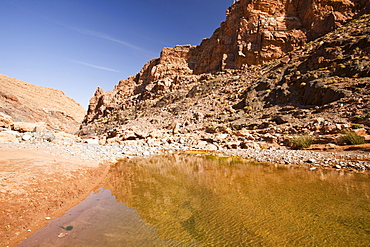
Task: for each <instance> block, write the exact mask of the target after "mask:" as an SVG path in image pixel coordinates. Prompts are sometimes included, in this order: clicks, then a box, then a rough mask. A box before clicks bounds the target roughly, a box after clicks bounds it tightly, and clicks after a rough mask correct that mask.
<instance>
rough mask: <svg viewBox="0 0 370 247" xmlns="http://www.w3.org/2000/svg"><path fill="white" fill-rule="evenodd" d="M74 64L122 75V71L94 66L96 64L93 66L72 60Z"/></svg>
mask: <svg viewBox="0 0 370 247" xmlns="http://www.w3.org/2000/svg"><path fill="white" fill-rule="evenodd" d="M72 62H74V63H77V64H81V65H85V66H88V67H91V68H95V69H101V70H106V71H111V72H118V73H121V71H118V70H115V69H111V68H107V67H102V66H98V65H94V64H91V63H85V62H82V61H76V60H72Z"/></svg>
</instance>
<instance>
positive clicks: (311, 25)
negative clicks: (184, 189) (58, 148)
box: [79, 0, 370, 141]
mask: <svg viewBox="0 0 370 247" xmlns="http://www.w3.org/2000/svg"><path fill="white" fill-rule="evenodd" d="M369 10H370V5H369V4H368V3H367V1H362V0H352V1H350V0H316V1H312V0H298V1H288V0H275V1H264V0H260V1H252V0H240V1H235V2H234V3H233V5H232V6H231V7H230V8H229V9H228V10H227V18H226V21H225V22H223V23H222V24H221V27H220V28H218V29H217V30H216V31H215V32H214V34H213V35H212V37H211V38H209V39H205V40H203V41H202V43H201V44H200V45H199V46H191V45H178V46H176V47H174V48H164V49H163V50H162V53H161V56H160V58H157V59H153V60H151V61H149V62H148V63H147V64H145V65H144V67H143V68H142V70H141V71H140V72H139V73H138V74H136V75H135V76H132V77H129V78H128V79H126V80H122V81H120V82H119V84H118V85H117V86H116V87H115V88H114V90H113V91H108V92H103V90H102V89H100V88H98V89H97V91H96V93H95V95H94V96H93V97H92V99H91V101H90V106H89V109H88V114H87V115H86V116H85V119H84V121H83V124H82V126H81V130H80V132H79V134H80V135H81V136H96V135H104V136H105V137H104V138H107V139H112V138H114V139H117V140H118V141H119V140H120V138H121V137H122V136H123V134H122V133H124V132H125V131H126V130H128V129H130V131H131V130H132V131H137V132H143V131H144V133H146V134H147V135H144V136H149V134H148V133H150V132H151V131H153V130H155V129H163V128H164V127H167V128H168V130H169V131H170V132H172V133H173V134H177V133H182V132H184V131H185V132H186V131H195V130H199V129H202V130H205V131H206V132H207V130H215V131H216V130H217V131H219V130H221V132H223V130H226V129H228V128H230V129H242V128H245V127H248V128H252V129H253V128H267V127H269V126H270V127H271V126H274V125H276V124H278V125H280V124H288V125H289V124H292V122H294V124H296V125H304V124H307V121H309V120H308V119H304V118H305V117H306V116H308V115H310V116H312V118H314V117H313V115H311V113H312V111H313V110H307V109H316V108H315V107H317V109H316V111H318V112H321V111H319V110H318V109H321V108H322V109H323V110H322V112H325V111H326V110H324V109H330V107H328V105H330V104H335V103H336V102H339V101H341V102H342V104H343V105H346V106H347V105H350V102H351V100H354V97H360V98H363V101H362V103H363V104H362V107H364V109H368V105H366V102H367V101H366V100H365V99H364V97H363V95H365V94H366V93H367V92H368V91H367V90H368V88H367V86H364V85H365V84H366V83H365V82H366V81H367V80H368V77H369V74H368V56H369V50H368V47H369V46H368V44H369V43H368V41H367V40H368V31H369V26H368V25H367V22H368V21H369V16H363V17H362V18H360V19H358V18H359V17H360V16H361V15H362V14H364V13H366V12H369ZM351 19H353V20H357V21H354V22H351V24H350V25H348V23H349V20H351ZM331 31H333V32H331ZM346 32H347V33H346ZM362 78H365V79H362ZM364 81H365V82H364ZM346 82H348V84H346ZM364 83H365V84H364ZM361 85H362V86H361ZM353 88H357V89H358V90H359V91H358V92H361V95H357V96H354V95H356V93H358V92H357V91H356V92H354V91H353ZM361 88H363V90H362V89H361ZM343 99H345V100H343ZM286 107H287V108H286ZM325 107H326V108H325ZM352 108H353V107H352V105H351V106H348V107H344V108H343V109H346V110H343V111H340V113H339V112H337V113H338V114H336V113H333V115H331V116H330V117H332V119H331V120H332V121H339V122H340V123H348V122H349V121H350V118H351V116H352V115H351V114H350V113H348V111H351V110H352V112H353V109H352ZM282 109H288V110H282ZM350 109H351V110H350ZM280 111H283V114H281V112H280ZM355 112H356V111H355ZM357 112H358V113H359V114H360V113H361V114H362V115H363V112H364V110H360V111H357ZM286 113H289V114H287V115H286V116H285V115H284V114H286ZM308 113H309V114H308ZM292 114H293V115H294V116H293V115H292ZM319 115H320V114H318V115H317V116H319ZM317 116H315V117H317ZM327 116H328V115H325V114H324V115H323V117H324V118H325V117H327ZM302 119H304V120H302ZM221 125H223V126H221ZM173 126H176V128H174V127H173ZM289 128H290V127H289ZM138 129H140V131H138ZM175 129H176V130H175ZM112 133H113V134H112ZM121 134H122V135H121ZM183 134H184V133H183ZM136 136H137V138H139V136H142V135H140V134H139V135H136ZM135 138H136V137H135ZM121 139H122V138H121ZM206 139H207V138H206ZM207 140H208V139H207Z"/></svg>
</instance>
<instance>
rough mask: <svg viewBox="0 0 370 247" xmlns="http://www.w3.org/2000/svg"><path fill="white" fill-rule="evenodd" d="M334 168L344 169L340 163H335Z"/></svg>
mask: <svg viewBox="0 0 370 247" xmlns="http://www.w3.org/2000/svg"><path fill="white" fill-rule="evenodd" d="M334 168H336V169H342V167H341V166H340V165H335V166H334Z"/></svg>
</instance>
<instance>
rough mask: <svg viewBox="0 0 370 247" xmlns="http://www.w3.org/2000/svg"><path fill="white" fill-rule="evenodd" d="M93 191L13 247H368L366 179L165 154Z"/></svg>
mask: <svg viewBox="0 0 370 247" xmlns="http://www.w3.org/2000/svg"><path fill="white" fill-rule="evenodd" d="M101 187H102V188H101V189H100V190H99V191H98V192H95V193H91V194H90V196H89V197H88V198H87V199H86V200H85V201H83V202H81V203H80V204H79V205H77V206H76V207H74V208H72V209H70V210H69V211H67V212H66V214H65V216H63V217H61V218H57V219H55V220H53V221H51V222H50V224H49V225H48V226H47V227H45V228H43V229H40V230H39V231H37V232H36V233H35V234H33V235H32V236H31V237H30V238H28V239H27V240H25V241H24V242H23V243H22V244H21V245H20V246H370V177H369V173H351V172H343V171H333V170H330V171H329V170H320V169H318V170H314V171H310V170H308V169H306V168H288V167H281V166H271V165H266V164H255V163H250V162H246V161H243V160H241V159H237V158H230V157H218V156H213V155H179V154H174V155H169V156H160V157H153V158H150V159H134V160H127V161H122V162H119V163H117V164H116V165H114V166H113V167H112V168H111V171H110V173H109V174H108V176H107V178H106V180H105V182H104V184H102V185H101ZM58 236H59V237H58Z"/></svg>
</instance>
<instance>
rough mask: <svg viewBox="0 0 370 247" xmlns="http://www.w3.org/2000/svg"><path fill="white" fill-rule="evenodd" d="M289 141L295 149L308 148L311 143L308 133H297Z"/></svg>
mask: <svg viewBox="0 0 370 247" xmlns="http://www.w3.org/2000/svg"><path fill="white" fill-rule="evenodd" d="M291 143H292V145H293V147H294V148H296V149H304V148H309V147H310V146H311V145H312V138H311V137H310V136H308V135H299V136H296V137H294V138H293V139H292V140H291Z"/></svg>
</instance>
